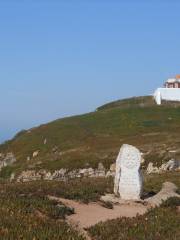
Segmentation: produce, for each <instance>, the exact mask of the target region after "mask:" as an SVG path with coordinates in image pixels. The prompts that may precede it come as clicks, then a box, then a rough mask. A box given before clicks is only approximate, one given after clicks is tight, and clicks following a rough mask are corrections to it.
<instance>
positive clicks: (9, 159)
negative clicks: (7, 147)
mask: <svg viewBox="0 0 180 240" xmlns="http://www.w3.org/2000/svg"><path fill="white" fill-rule="evenodd" d="M15 162H16V158H15V156H14V154H13V153H12V152H10V153H7V154H6V155H4V154H1V158H0V170H1V169H2V168H3V167H6V166H9V165H12V164H13V163H15Z"/></svg>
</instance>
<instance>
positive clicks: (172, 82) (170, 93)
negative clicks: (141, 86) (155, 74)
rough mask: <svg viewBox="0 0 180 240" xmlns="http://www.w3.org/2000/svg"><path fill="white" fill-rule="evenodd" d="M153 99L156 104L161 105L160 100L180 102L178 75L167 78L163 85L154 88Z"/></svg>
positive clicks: (179, 76) (179, 80) (179, 79)
mask: <svg viewBox="0 0 180 240" xmlns="http://www.w3.org/2000/svg"><path fill="white" fill-rule="evenodd" d="M154 99H155V101H156V103H157V104H158V105H161V102H162V100H166V101H179V102H180V75H177V76H176V77H175V78H170V79H168V80H167V81H166V82H165V84H164V87H162V88H158V89H156V91H155V93H154Z"/></svg>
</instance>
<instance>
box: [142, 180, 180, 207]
mask: <svg viewBox="0 0 180 240" xmlns="http://www.w3.org/2000/svg"><path fill="white" fill-rule="evenodd" d="M177 189H178V188H177V186H176V185H175V184H174V183H171V182H165V183H163V186H162V190H161V191H160V192H159V193H158V194H156V195H155V196H154V197H151V198H148V199H146V202H147V203H148V204H149V206H150V207H158V206H160V205H161V204H162V203H163V202H164V201H166V200H167V199H168V198H171V197H179V198H180V195H179V194H177V193H176V191H177Z"/></svg>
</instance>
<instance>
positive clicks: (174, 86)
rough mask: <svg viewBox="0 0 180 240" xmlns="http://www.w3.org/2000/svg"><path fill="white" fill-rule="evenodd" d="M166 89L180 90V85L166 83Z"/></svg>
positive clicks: (177, 83)
mask: <svg viewBox="0 0 180 240" xmlns="http://www.w3.org/2000/svg"><path fill="white" fill-rule="evenodd" d="M165 87H166V88H180V83H179V82H174V83H168V82H166V83H165Z"/></svg>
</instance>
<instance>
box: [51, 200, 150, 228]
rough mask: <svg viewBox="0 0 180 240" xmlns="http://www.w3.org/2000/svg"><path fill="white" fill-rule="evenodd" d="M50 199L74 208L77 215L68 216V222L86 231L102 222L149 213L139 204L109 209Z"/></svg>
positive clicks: (98, 205)
mask: <svg viewBox="0 0 180 240" xmlns="http://www.w3.org/2000/svg"><path fill="white" fill-rule="evenodd" d="M49 198H50V199H54V200H58V201H60V202H62V203H63V204H65V205H66V206H69V207H73V208H74V209H75V214H73V215H70V216H68V217H67V220H68V221H69V222H70V223H71V224H74V225H77V226H79V228H81V229H86V228H89V227H91V226H93V225H95V224H97V223H99V222H101V221H102V222H105V221H107V220H110V219H116V218H118V217H135V216H136V215H137V214H140V215H142V214H144V213H145V212H146V211H147V207H146V206H144V205H142V204H139V203H132V204H128V205H115V206H114V208H113V209H107V208H104V207H102V206H101V205H100V204H98V203H89V204H83V203H80V202H76V201H73V200H68V199H64V198H55V197H50V196H49Z"/></svg>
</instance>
